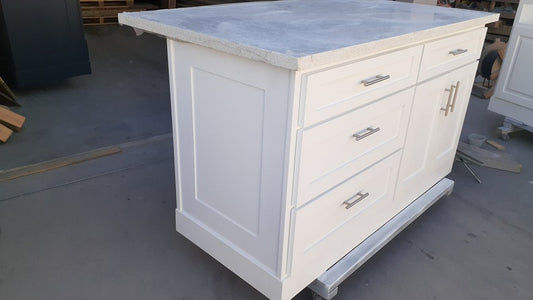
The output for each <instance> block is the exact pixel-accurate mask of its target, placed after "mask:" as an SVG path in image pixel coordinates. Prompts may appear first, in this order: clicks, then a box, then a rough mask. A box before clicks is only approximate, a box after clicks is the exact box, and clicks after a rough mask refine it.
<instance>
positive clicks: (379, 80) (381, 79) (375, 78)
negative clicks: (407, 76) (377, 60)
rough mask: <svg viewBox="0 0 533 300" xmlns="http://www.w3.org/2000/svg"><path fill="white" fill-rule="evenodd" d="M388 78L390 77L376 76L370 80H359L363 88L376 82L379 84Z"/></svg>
mask: <svg viewBox="0 0 533 300" xmlns="http://www.w3.org/2000/svg"><path fill="white" fill-rule="evenodd" d="M389 78H390V75H384V76H382V75H376V76H374V78H371V79H364V80H361V83H362V84H363V85H364V86H369V85H373V84H376V83H378V82H381V81H384V80H387V79H389Z"/></svg>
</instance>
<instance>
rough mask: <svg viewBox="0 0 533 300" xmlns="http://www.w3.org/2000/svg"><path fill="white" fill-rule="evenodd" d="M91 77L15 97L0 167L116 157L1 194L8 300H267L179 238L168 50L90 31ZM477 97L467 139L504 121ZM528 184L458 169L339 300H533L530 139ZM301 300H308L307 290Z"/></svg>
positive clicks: (12, 184) (0, 251)
mask: <svg viewBox="0 0 533 300" xmlns="http://www.w3.org/2000/svg"><path fill="white" fill-rule="evenodd" d="M86 34H87V40H88V43H89V48H90V53H91V61H92V66H93V75H90V76H82V77H77V78H72V79H69V80H67V81H65V82H63V83H60V84H57V85H54V86H48V87H45V88H39V89H33V90H26V91H17V94H18V95H19V97H20V100H19V101H20V103H21V104H22V105H23V107H22V108H20V109H18V110H17V111H18V112H20V113H21V114H24V115H25V116H26V117H27V118H28V120H27V123H26V128H25V130H23V131H22V132H20V133H16V134H14V135H13V136H12V138H11V139H10V140H9V141H8V143H6V144H0V169H9V168H13V167H17V166H22V165H26V164H30V163H35V162H40V161H43V160H48V159H52V158H57V157H62V156H66V155H70V154H74V153H79V152H82V151H87V150H90V149H94V148H97V147H102V146H109V145H118V144H120V145H121V147H122V150H123V151H122V152H121V153H119V154H116V155H112V156H107V157H104V158H100V159H97V160H92V161H88V162H85V163H82V164H78V165H73V166H69V167H64V168H61V169H56V170H53V171H49V172H46V173H41V174H37V175H33V176H29V177H23V178H19V179H15V180H11V181H8V182H0V299H2V300H11V299H50V300H62V299H128V300H134V299H191V300H194V299H232V300H233V299H264V297H263V296H262V295H261V294H260V293H259V292H257V291H256V290H255V289H253V288H252V287H251V286H249V285H248V284H246V283H245V282H244V281H242V280H241V279H240V278H239V277H237V276H236V275H234V274H233V273H232V272H231V271H229V270H227V269H226V268H225V267H223V266H222V265H221V264H220V263H218V262H217V261H216V260H214V259H212V258H211V257H210V256H208V255H207V254H205V253H204V252H203V251H202V250H200V249H199V248H197V247H196V246H195V245H193V244H192V243H190V242H189V241H188V240H186V239H185V238H184V237H182V236H181V235H179V234H178V233H176V232H175V230H174V208H175V200H174V199H175V197H174V188H175V186H174V177H173V176H174V175H173V169H174V168H173V163H172V144H171V135H170V134H169V133H170V132H171V122H170V112H169V111H170V104H169V94H168V82H167V81H168V77H167V67H166V49H165V42H164V40H163V39H160V38H157V37H154V36H150V35H143V36H141V37H135V36H134V34H133V31H132V30H131V29H128V28H121V27H119V26H107V27H100V28H88V29H87V32H86ZM487 104H488V102H487V101H486V100H481V99H478V98H476V97H472V99H471V101H470V105H469V110H468V115H467V119H466V121H465V126H464V129H463V135H467V134H469V133H471V132H477V133H481V134H485V135H487V136H489V137H491V138H497V135H496V132H495V128H496V127H498V126H499V125H500V123H501V121H502V120H503V117H501V116H499V115H497V114H494V113H491V112H489V111H487ZM500 142H501V143H503V144H504V145H505V146H506V147H507V151H508V152H509V153H512V154H513V155H514V156H515V158H516V159H517V160H518V161H520V162H521V163H522V164H523V166H524V167H523V171H522V173H521V174H513V173H508V172H504V171H499V170H493V169H487V168H481V167H475V166H473V169H474V170H475V171H476V172H477V173H478V175H479V177H481V179H482V180H483V184H478V183H476V182H475V181H474V179H473V178H472V177H471V176H470V175H469V174H468V172H467V171H466V169H465V168H464V166H462V165H461V164H456V165H455V166H454V169H453V171H452V173H451V174H450V176H449V177H450V178H451V179H453V180H455V182H456V184H455V190H454V193H453V194H452V195H451V196H449V197H445V198H443V199H441V200H440V201H439V202H437V204H435V205H434V206H433V207H432V208H431V209H429V210H428V211H427V212H426V213H425V214H424V215H422V216H421V217H420V218H419V219H418V220H417V221H415V222H414V223H413V224H412V225H411V226H409V227H408V228H407V229H406V230H404V231H403V232H402V233H401V234H400V235H399V236H397V237H396V238H395V239H394V240H393V241H392V242H390V243H389V244H388V245H387V246H386V247H385V248H384V249H382V251H380V252H379V253H378V254H376V255H375V256H374V257H373V258H372V259H371V260H370V261H368V262H367V263H366V264H365V265H364V266H363V267H362V268H361V269H359V270H358V271H357V272H356V273H354V274H353V275H352V276H351V277H350V278H349V279H348V280H346V281H345V282H344V284H343V285H341V287H340V290H339V294H338V296H337V297H336V298H335V299H338V300H343V299H533V285H532V284H531V283H532V278H533V258H532V255H531V253H533V229H532V228H533V218H532V216H533V156H532V155H531V153H532V150H533V134H531V133H520V134H516V135H514V136H512V138H511V140H510V141H508V142H503V141H500ZM296 299H310V292H309V291H308V290H304V291H302V292H301V293H300V294H299V295H298V296H297V297H296Z"/></svg>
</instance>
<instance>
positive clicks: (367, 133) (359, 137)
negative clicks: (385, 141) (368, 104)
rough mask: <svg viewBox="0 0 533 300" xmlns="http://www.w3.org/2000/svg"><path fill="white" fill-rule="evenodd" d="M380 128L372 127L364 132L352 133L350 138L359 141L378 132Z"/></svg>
mask: <svg viewBox="0 0 533 300" xmlns="http://www.w3.org/2000/svg"><path fill="white" fill-rule="evenodd" d="M380 130H381V128H379V127H374V126H370V127H368V128H366V129H365V130H362V131H359V132H356V133H354V134H353V135H352V136H353V137H354V138H355V140H356V141H360V140H362V139H364V138H366V137H368V136H370V135H372V134H374V133H376V132H378V131H380Z"/></svg>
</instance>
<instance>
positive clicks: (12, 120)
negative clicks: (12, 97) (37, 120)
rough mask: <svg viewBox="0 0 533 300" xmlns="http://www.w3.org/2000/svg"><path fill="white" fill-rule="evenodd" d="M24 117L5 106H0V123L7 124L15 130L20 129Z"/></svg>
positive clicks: (24, 119)
mask: <svg viewBox="0 0 533 300" xmlns="http://www.w3.org/2000/svg"><path fill="white" fill-rule="evenodd" d="M24 121H26V118H25V117H24V116H21V115H19V114H17V113H14V112H12V111H10V110H9V109H7V108H4V107H1V106H0V123H3V124H4V125H6V126H9V127H11V128H13V129H15V130H20V129H21V128H22V125H24Z"/></svg>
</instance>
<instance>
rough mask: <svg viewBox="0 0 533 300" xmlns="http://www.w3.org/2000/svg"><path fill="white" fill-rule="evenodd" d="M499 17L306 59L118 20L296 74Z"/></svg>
mask: <svg viewBox="0 0 533 300" xmlns="http://www.w3.org/2000/svg"><path fill="white" fill-rule="evenodd" d="M498 18H499V14H490V15H487V16H485V17H480V18H475V19H471V20H468V21H463V22H458V23H453V24H449V25H445V26H439V27H435V28H430V29H425V30H421V31H416V32H412V33H409V34H404V35H399V36H395V37H392V38H387V39H382V40H376V41H372V42H368V43H364V44H359V45H354V46H350V47H345V48H340V49H335V50H331V51H326V52H322V53H318V54H313V55H308V56H304V57H293V56H290V55H286V54H283V53H278V52H272V51H269V50H264V49H261V48H256V47H252V46H248V45H242V44H239V43H236V42H232V41H228V40H223V39H219V38H216V37H213V36H207V35H204V34H201V33H198V32H194V31H189V30H185V29H181V28H177V27H173V26H169V25H164V24H161V23H158V22H155V21H150V20H143V19H140V18H137V17H132V16H130V13H127V12H125V13H120V14H119V15H118V20H119V23H120V24H121V25H128V26H131V27H133V28H136V29H139V30H142V31H145V32H150V33H153V34H156V35H161V36H164V37H166V38H169V39H173V40H177V41H182V42H187V43H192V44H196V45H199V46H203V47H207V48H211V49H214V50H217V51H221V52H224V53H228V54H231V55H236V56H239V57H243V58H247V59H251V60H256V61H260V62H264V63H267V64H270V65H273V66H277V67H281V68H285V69H289V70H292V71H305V70H309V69H314V68H318V67H321V66H327V65H334V64H336V63H342V62H345V61H348V60H353V59H357V58H362V57H365V56H369V55H373V54H377V53H380V52H384V51H387V50H392V49H395V48H400V47H406V46H413V45H416V44H420V43H422V42H426V41H429V40H433V39H436V38H438V37H442V36H446V35H451V34H454V33H457V32H464V31H469V30H471V29H474V28H478V27H482V26H485V24H488V23H491V22H495V21H498Z"/></svg>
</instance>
